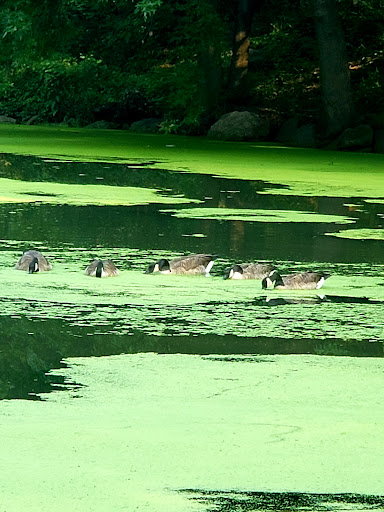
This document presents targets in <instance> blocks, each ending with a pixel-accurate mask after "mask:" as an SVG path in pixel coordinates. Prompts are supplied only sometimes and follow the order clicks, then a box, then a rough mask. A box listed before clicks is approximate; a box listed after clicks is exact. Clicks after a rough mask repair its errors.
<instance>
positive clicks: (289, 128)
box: [276, 117, 299, 144]
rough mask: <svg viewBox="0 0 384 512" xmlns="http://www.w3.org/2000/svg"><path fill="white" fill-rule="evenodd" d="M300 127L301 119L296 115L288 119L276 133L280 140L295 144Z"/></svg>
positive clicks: (277, 138)
mask: <svg viewBox="0 0 384 512" xmlns="http://www.w3.org/2000/svg"><path fill="white" fill-rule="evenodd" d="M298 128H299V121H298V120H297V119H296V118H295V117H291V118H290V119H287V120H286V121H285V122H284V123H283V124H282V125H281V126H280V128H279V131H278V132H277V135H276V140H277V141H278V142H286V143H287V144H293V142H294V140H295V138H296V133H297V130H298Z"/></svg>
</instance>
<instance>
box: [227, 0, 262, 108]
mask: <svg viewBox="0 0 384 512" xmlns="http://www.w3.org/2000/svg"><path fill="white" fill-rule="evenodd" d="M236 3H237V7H236V19H235V31H234V39H233V44H232V59H231V65H230V69H229V78H228V92H229V99H230V100H232V101H237V100H242V99H243V98H244V97H246V96H248V86H247V74H248V56H249V46H250V39H249V35H250V31H251V27H252V18H253V14H254V12H255V8H256V3H257V2H256V0H237V2H236Z"/></svg>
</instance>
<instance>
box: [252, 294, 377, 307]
mask: <svg viewBox="0 0 384 512" xmlns="http://www.w3.org/2000/svg"><path fill="white" fill-rule="evenodd" d="M275 293H276V292H275ZM329 302H334V303H335V304H378V305H383V304H384V301H381V300H375V299H368V298H367V297H349V296H342V295H312V296H308V297H298V296H296V297H294V296H292V297H288V296H286V297H278V296H275V297H274V296H267V295H265V296H262V297H256V298H255V300H254V302H253V303H254V304H256V305H259V306H284V305H288V304H322V303H329Z"/></svg>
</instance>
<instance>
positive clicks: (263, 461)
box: [0, 353, 384, 512]
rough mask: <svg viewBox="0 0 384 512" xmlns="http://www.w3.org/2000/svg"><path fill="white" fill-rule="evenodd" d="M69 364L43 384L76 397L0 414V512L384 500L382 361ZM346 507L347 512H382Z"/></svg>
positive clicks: (185, 358) (167, 510)
mask: <svg viewBox="0 0 384 512" xmlns="http://www.w3.org/2000/svg"><path fill="white" fill-rule="evenodd" d="M64 363H65V364H66V368H62V369H57V370H53V371H52V372H51V375H52V376H55V375H58V376H61V377H62V379H59V380H61V381H62V380H64V381H69V382H76V383H78V384H79V385H80V387H79V389H78V390H76V391H75V392H74V391H73V390H69V391H60V392H53V393H49V394H44V395H42V396H43V398H44V401H42V402H28V401H25V400H4V401H2V402H1V403H0V412H1V424H0V436H1V439H2V440H6V442H4V441H3V442H2V443H1V446H0V456H1V458H2V460H10V461H12V471H9V472H8V475H7V478H6V479H2V480H1V481H0V494H1V496H2V509H3V510H7V511H9V512H14V511H22V510H28V511H31V512H36V511H46V510H54V511H55V512H64V511H73V512H79V511H84V512H87V511H92V512H104V511H106V510H113V511H116V512H118V511H123V510H129V511H140V512H141V511H143V512H154V511H156V512H197V511H199V510H201V511H203V510H204V511H207V510H220V511H221V512H223V511H224V510H226V511H227V512H229V511H230V510H232V511H233V510H237V511H238V512H240V511H241V510H242V511H245V510H248V511H249V512H250V511H255V510H256V509H255V508H254V506H253V505H254V502H252V503H251V506H250V507H247V502H246V500H245V499H243V500H241V502H240V499H239V497H238V494H240V492H241V490H251V491H253V490H255V489H269V490H272V491H275V492H274V497H275V502H276V501H278V507H277V508H275V510H278V511H280V512H281V511H283V510H284V511H287V510H290V511H292V510H301V511H304V510H306V511H309V510H317V511H319V510H328V511H329V510H331V508H330V507H331V505H333V504H332V501H331V499H330V500H328V501H327V502H326V503H320V504H318V502H316V503H315V505H314V506H313V507H312V508H311V506H310V505H311V503H308V501H309V500H307V501H305V500H300V501H299V499H298V497H297V496H296V499H295V500H293V499H292V500H290V499H289V498H288V497H287V496H285V497H284V499H281V495H280V493H279V492H278V491H282V490H286V489H290V490H291V491H294V492H295V493H297V494H299V493H301V492H302V491H303V489H304V490H311V492H313V493H324V492H328V493H340V492H342V491H350V492H351V491H353V492H354V493H365V494H371V495H382V452H381V450H380V449H379V448H378V447H379V446H380V445H381V442H382V439H383V436H384V424H383V421H382V419H383V406H382V399H381V393H380V392H379V391H378V390H380V389H381V386H382V375H383V368H384V360H383V359H379V358H366V357H344V358H341V357H327V356H314V355H300V356H295V355H282V356H279V355H273V356H269V357H268V360H267V361H264V360H261V361H260V360H258V362H252V361H249V362H244V363H235V362H233V363H229V362H228V361H225V360H219V359H218V358H216V359H215V358H202V357H199V356H194V355H183V354H169V355H156V354H154V353H147V354H142V353H140V354H128V355H116V356H109V357H76V358H66V359H65V360H64ZM74 395H75V396H76V397H77V398H76V399H73V396H74ZM340 454H343V456H342V457H341V456H340ZM282 461H284V462H283V463H282ZM303 461H305V463H303ZM32 468H33V469H35V468H36V471H35V473H36V478H31V477H30V476H31V469H32ZM276 468H279V471H276ZM44 470H45V471H44ZM20 481H22V482H23V485H20ZM106 487H107V489H108V492H106ZM201 488H203V489H204V492H205V495H207V494H208V495H209V494H210V493H211V492H216V494H217V493H219V494H220V496H222V494H223V490H224V491H225V490H233V491H232V492H233V494H236V493H237V497H236V498H235V497H233V500H232V501H230V502H228V501H226V502H224V500H223V499H222V500H221V501H220V502H219V506H220V505H222V506H221V508H220V509H217V507H216V502H215V503H205V504H200V506H199V504H196V502H192V500H191V502H190V503H188V502H187V500H188V496H190V495H191V494H192V493H196V492H198V491H196V490H198V489H201ZM184 489H186V490H187V491H184V492H183V491H182V492H180V490H184ZM194 490H195V491H194ZM178 491H179V492H178ZM252 495H253V497H254V496H255V493H252ZM338 496H340V494H339V495H338ZM352 496H353V495H350V498H351V499H350V502H348V503H344V504H343V505H344V506H343V507H342V509H343V510H344V511H345V510H354V511H356V510H361V511H363V510H365V511H367V510H370V509H372V507H374V508H373V510H376V511H377V510H381V509H382V507H381V508H380V509H378V508H377V506H375V505H377V502H372V501H368V500H367V503H366V506H365V507H364V508H362V507H363V505H362V503H361V502H360V501H359V502H357V500H355V499H353V497H352ZM279 498H280V499H279ZM219 499H220V498H219ZM217 501H218V500H217ZM297 503H299V506H298V507H296V506H295V505H296V504H297ZM263 504H264V505H265V507H263V508H262V510H264V511H265V510H273V502H272V501H269V502H268V503H266V502H264V503H263ZM275 504H276V503H275ZM312 504H313V502H312ZM233 505H235V506H236V508H235V509H234V508H233Z"/></svg>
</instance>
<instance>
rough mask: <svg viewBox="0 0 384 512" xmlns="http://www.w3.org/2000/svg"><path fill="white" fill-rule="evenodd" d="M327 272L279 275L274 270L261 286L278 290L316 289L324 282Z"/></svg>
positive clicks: (327, 275)
mask: <svg viewBox="0 0 384 512" xmlns="http://www.w3.org/2000/svg"><path fill="white" fill-rule="evenodd" d="M328 277H329V274H324V272H300V273H297V274H289V275H287V276H283V277H282V276H281V275H280V274H279V273H278V272H277V271H276V270H274V271H273V272H271V273H270V274H269V276H268V277H265V278H264V279H263V281H262V287H263V288H264V289H266V288H276V289H279V290H318V289H319V288H321V287H322V286H323V284H324V281H325V280H326V279H327V278H328Z"/></svg>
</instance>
